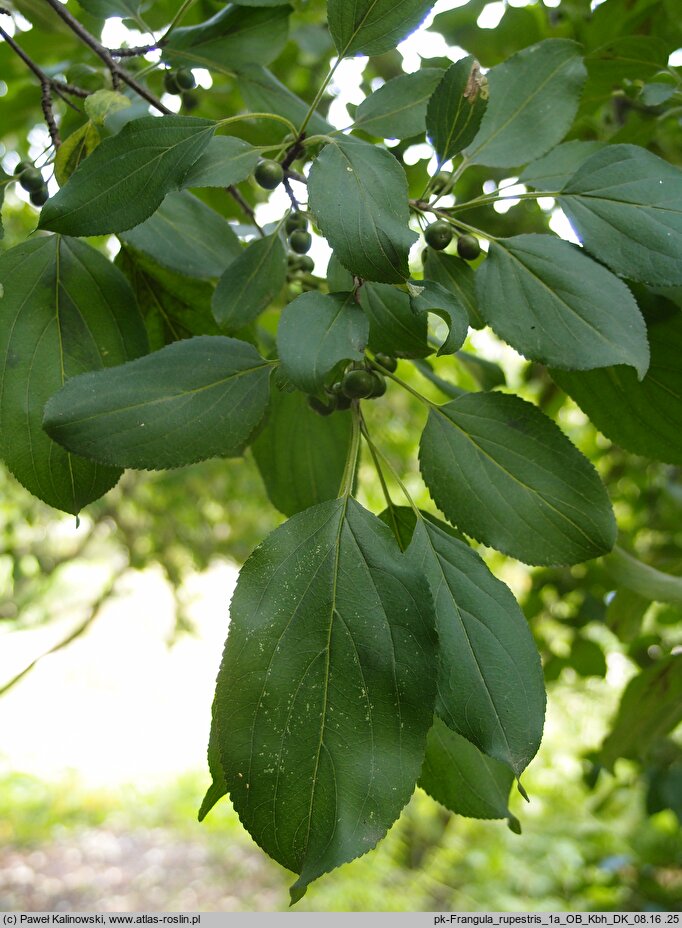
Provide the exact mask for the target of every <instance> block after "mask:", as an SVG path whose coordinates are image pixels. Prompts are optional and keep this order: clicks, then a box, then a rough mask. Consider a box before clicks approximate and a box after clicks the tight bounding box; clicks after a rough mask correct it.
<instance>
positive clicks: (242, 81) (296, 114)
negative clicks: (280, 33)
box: [237, 63, 334, 138]
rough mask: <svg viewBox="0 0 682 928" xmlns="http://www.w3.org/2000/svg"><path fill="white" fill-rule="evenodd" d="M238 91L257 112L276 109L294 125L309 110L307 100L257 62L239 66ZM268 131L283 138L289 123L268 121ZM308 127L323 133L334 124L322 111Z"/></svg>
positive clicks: (250, 107)
mask: <svg viewBox="0 0 682 928" xmlns="http://www.w3.org/2000/svg"><path fill="white" fill-rule="evenodd" d="M237 79H238V84H239V91H240V93H241V95H242V97H243V98H244V102H245V103H246V105H247V106H248V108H249V109H250V110H251V111H252V112H254V113H275V114H276V115H277V116H283V117H284V118H285V119H288V120H289V122H292V123H293V124H294V125H295V126H300V125H301V123H302V122H303V120H304V119H305V116H306V114H307V112H308V104H307V103H305V102H304V101H303V100H301V98H300V97H297V96H296V94H295V93H292V92H291V90H289V88H288V87H285V86H284V84H282V83H281V81H278V80H277V78H276V77H275V76H274V74H272V73H271V72H270V71H268V70H267V68H262V67H260V65H255V64H247V63H244V64H241V65H239V67H238V68H237ZM269 131H270V132H271V133H272V134H273V135H275V138H280V137H281V136H284V135H286V134H287V131H288V130H287V127H286V126H285V125H282V124H281V123H279V124H278V123H276V122H272V123H270V124H269ZM308 131H309V132H314V133H318V134H321V135H324V134H325V133H327V132H333V131H334V127H333V126H332V125H331V123H329V122H327V120H326V119H324V118H323V117H322V116H320V114H319V113H313V115H312V116H311V118H310V122H309V123H308Z"/></svg>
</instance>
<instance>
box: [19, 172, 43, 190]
mask: <svg viewBox="0 0 682 928" xmlns="http://www.w3.org/2000/svg"><path fill="white" fill-rule="evenodd" d="M19 183H20V184H21V186H22V187H23V188H24V190H28V191H29V193H30V192H32V191H34V190H40V188H41V187H42V186H43V185H44V184H45V181H44V180H43V175H42V174H41V173H40V171H39V170H38V168H26V170H25V171H23V172H22V174H21V176H20V178H19Z"/></svg>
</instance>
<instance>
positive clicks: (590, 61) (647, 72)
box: [583, 35, 668, 110]
mask: <svg viewBox="0 0 682 928" xmlns="http://www.w3.org/2000/svg"><path fill="white" fill-rule="evenodd" d="M667 64H668V48H667V45H666V43H665V42H664V41H662V40H661V39H660V38H658V37H656V36H652V35H621V36H618V37H617V38H615V39H613V41H611V42H609V43H607V44H606V45H602V46H601V47H600V48H597V49H595V50H594V51H591V52H590V53H589V55H587V56H586V57H585V65H586V67H587V75H588V79H587V85H586V86H585V98H584V100H583V106H584V107H585V108H587V109H590V110H591V109H594V107H595V106H598V105H599V104H601V103H603V102H605V101H606V100H607V99H609V98H610V97H611V94H612V93H613V91H614V90H618V89H621V88H622V87H623V82H624V81H625V80H630V81H639V80H642V79H644V78H647V77H653V76H654V74H657V73H658V72H659V71H662V70H665V69H666V67H667Z"/></svg>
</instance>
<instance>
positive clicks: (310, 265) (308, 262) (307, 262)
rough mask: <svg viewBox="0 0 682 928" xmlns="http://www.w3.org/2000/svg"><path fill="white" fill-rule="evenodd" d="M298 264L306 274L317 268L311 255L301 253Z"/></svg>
mask: <svg viewBox="0 0 682 928" xmlns="http://www.w3.org/2000/svg"><path fill="white" fill-rule="evenodd" d="M298 266H299V268H300V269H301V270H302V271H303V272H304V273H305V274H312V272H313V271H314V270H315V262H314V261H313V259H312V258H311V257H310V255H301V257H300V258H299V259H298Z"/></svg>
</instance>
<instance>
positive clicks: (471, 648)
mask: <svg viewBox="0 0 682 928" xmlns="http://www.w3.org/2000/svg"><path fill="white" fill-rule="evenodd" d="M407 556H408V557H410V558H412V559H413V560H414V562H415V563H416V564H418V565H419V567H420V568H421V570H422V571H423V572H424V574H425V576H426V578H427V580H428V581H429V586H430V587H431V592H432V594H433V598H434V604H435V609H436V630H437V632H438V639H439V642H440V651H439V658H438V695H437V697H436V713H437V714H438V715H439V716H440V718H441V719H443V721H444V722H445V723H446V724H447V725H448V726H449V728H451V729H452V730H453V731H455V732H458V733H459V734H460V735H462V736H463V737H464V738H467V739H468V740H469V741H470V742H472V744H475V745H476V747H477V748H478V749H479V750H480V751H483V752H484V753H485V754H487V755H488V756H489V757H494V758H495V759H496V760H498V761H500V762H501V763H504V764H506V765H507V766H508V767H510V768H511V770H513V771H514V773H515V774H516V775H517V776H520V775H521V773H523V771H524V770H525V768H526V767H527V766H528V764H529V763H530V761H531V760H532V759H533V757H534V756H535V754H536V752H537V750H538V747H539V746H540V739H541V738H542V726H543V721H544V717H545V688H544V684H543V679H542V667H541V665H540V655H539V654H538V650H537V648H536V646H535V642H534V641H533V636H532V635H531V633H530V630H529V628H528V623H527V622H526V619H525V618H524V616H523V613H522V612H521V610H520V608H519V606H518V604H517V602H516V600H515V599H514V596H513V595H512V593H511V590H509V588H508V587H506V586H505V584H504V583H502V582H501V581H499V580H498V579H497V578H496V577H494V576H493V575H492V573H491V572H490V571H489V570H488V568H487V567H486V565H485V563H484V561H483V560H482V559H481V558H480V557H479V556H478V554H476V552H475V551H472V550H471V548H470V547H469V546H468V545H466V544H464V543H463V542H461V541H459V540H458V539H457V538H455V537H453V535H452V534H450V531H448V527H447V526H445V525H443V524H442V523H438V522H436V520H432V519H430V518H426V519H422V520H420V521H419V522H418V523H417V526H416V528H415V531H414V535H413V537H412V542H411V544H410V547H409V548H408V551H407Z"/></svg>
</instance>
